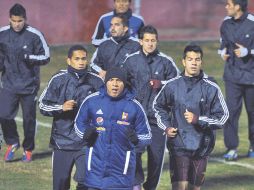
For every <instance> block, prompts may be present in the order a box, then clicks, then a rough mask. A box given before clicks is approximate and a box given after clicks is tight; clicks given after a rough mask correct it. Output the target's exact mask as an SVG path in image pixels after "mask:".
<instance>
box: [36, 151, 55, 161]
mask: <svg viewBox="0 0 254 190" xmlns="http://www.w3.org/2000/svg"><path fill="white" fill-rule="evenodd" d="M51 156H52V151H51V150H49V151H45V152H36V153H34V154H33V160H40V159H44V158H48V157H51Z"/></svg>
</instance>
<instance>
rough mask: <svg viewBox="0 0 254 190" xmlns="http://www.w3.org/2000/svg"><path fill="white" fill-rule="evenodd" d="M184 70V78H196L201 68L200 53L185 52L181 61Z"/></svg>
mask: <svg viewBox="0 0 254 190" xmlns="http://www.w3.org/2000/svg"><path fill="white" fill-rule="evenodd" d="M182 62H183V66H184V69H185V73H184V74H185V76H189V77H194V76H198V75H199V73H200V70H201V66H202V58H201V54H200V53H196V52H194V51H190V52H187V54H186V57H185V59H183V60H182Z"/></svg>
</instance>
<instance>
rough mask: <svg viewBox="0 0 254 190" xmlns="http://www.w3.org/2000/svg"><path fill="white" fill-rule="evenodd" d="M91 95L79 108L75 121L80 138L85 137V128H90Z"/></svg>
mask: <svg viewBox="0 0 254 190" xmlns="http://www.w3.org/2000/svg"><path fill="white" fill-rule="evenodd" d="M88 100H89V97H87V98H86V99H85V100H84V101H83V103H82V105H81V106H80V108H79V111H78V113H77V116H76V118H75V121H74V128H75V132H76V134H77V135H78V137H79V138H81V139H83V136H84V133H85V130H86V129H88V128H89V112H88V110H89V102H88Z"/></svg>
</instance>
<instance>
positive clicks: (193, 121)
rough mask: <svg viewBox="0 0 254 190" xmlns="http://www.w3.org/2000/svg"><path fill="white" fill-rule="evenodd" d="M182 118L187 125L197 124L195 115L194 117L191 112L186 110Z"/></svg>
mask: <svg viewBox="0 0 254 190" xmlns="http://www.w3.org/2000/svg"><path fill="white" fill-rule="evenodd" d="M184 118H185V119H186V121H187V122H188V123H191V124H197V122H198V117H197V115H195V114H194V113H192V112H189V111H188V110H187V109H186V111H185V112H184Z"/></svg>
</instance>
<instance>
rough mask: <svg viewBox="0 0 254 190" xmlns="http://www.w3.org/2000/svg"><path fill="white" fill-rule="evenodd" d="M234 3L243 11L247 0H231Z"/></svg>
mask: <svg viewBox="0 0 254 190" xmlns="http://www.w3.org/2000/svg"><path fill="white" fill-rule="evenodd" d="M232 2H233V3H234V5H239V6H240V8H241V10H242V11H243V12H245V11H247V7H248V0H232Z"/></svg>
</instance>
